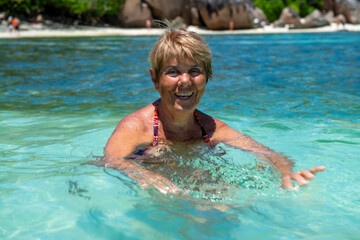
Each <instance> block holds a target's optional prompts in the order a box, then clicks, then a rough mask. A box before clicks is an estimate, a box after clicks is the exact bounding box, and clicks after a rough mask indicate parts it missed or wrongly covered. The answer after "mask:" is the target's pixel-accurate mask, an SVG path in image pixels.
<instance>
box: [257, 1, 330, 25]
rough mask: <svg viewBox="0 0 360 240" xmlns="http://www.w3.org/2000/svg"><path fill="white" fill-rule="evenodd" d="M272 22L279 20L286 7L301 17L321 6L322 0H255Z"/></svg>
mask: <svg viewBox="0 0 360 240" xmlns="http://www.w3.org/2000/svg"><path fill="white" fill-rule="evenodd" d="M253 2H254V4H255V5H256V6H257V7H259V8H260V9H261V10H262V11H263V12H264V14H265V15H266V17H267V19H268V20H269V21H270V22H273V21H275V20H277V19H278V18H279V17H280V15H281V12H282V10H283V9H284V8H286V7H291V8H292V9H293V10H294V11H295V12H297V13H298V14H299V15H300V16H301V17H305V16H306V15H308V14H310V13H311V12H312V11H314V10H315V9H316V8H321V6H322V4H323V1H322V0H253Z"/></svg>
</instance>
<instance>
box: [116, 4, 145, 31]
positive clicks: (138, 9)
mask: <svg viewBox="0 0 360 240" xmlns="http://www.w3.org/2000/svg"><path fill="white" fill-rule="evenodd" d="M122 19H123V20H122V22H123V24H124V26H125V27H134V28H138V27H143V28H144V27H146V21H147V20H151V19H152V15H151V11H150V9H149V7H148V5H147V4H146V3H143V2H142V1H141V0H127V1H126V2H125V5H124V9H123V11H122Z"/></svg>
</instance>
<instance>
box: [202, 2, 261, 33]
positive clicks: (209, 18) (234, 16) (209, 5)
mask: <svg viewBox="0 0 360 240" xmlns="http://www.w3.org/2000/svg"><path fill="white" fill-rule="evenodd" d="M197 8H198V10H199V13H200V17H201V19H202V20H203V21H204V23H205V25H206V26H207V27H208V28H209V29H211V30H225V29H229V26H231V27H230V28H232V27H233V28H234V29H240V28H252V26H253V20H254V18H255V17H256V16H259V15H261V17H260V18H261V19H266V17H265V15H264V14H263V13H262V11H261V10H260V9H259V8H257V7H256V6H255V5H254V4H253V2H252V1H250V0H231V1H230V0H227V1H226V0H199V1H198V3H197Z"/></svg>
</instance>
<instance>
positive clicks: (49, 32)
mask: <svg viewBox="0 0 360 240" xmlns="http://www.w3.org/2000/svg"><path fill="white" fill-rule="evenodd" d="M187 29H188V30H189V31H194V32H197V33H199V34H202V35H211V34H279V33H314V32H337V31H360V25H351V24H346V25H344V26H343V25H336V24H332V25H330V26H325V27H320V28H308V29H290V28H288V27H284V28H275V27H273V26H272V25H269V26H265V27H264V28H256V29H246V30H233V31H230V30H223V31H212V30H208V29H203V28H199V27H195V26H189V27H188V28H187ZM163 31H164V30H163V29H155V28H154V29H146V28H138V29H128V28H114V27H67V28H56V29H52V28H46V27H42V26H39V25H36V24H26V25H24V26H22V27H21V28H20V31H13V32H9V31H7V29H3V30H2V31H1V32H0V38H37V37H94V36H154V35H155V36H156V35H160V34H161V33H162V32H163Z"/></svg>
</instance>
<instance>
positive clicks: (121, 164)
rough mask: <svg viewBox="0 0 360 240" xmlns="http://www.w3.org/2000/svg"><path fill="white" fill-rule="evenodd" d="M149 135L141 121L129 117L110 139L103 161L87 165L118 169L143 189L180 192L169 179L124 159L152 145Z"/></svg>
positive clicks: (119, 125) (122, 121) (134, 117)
mask: <svg viewBox="0 0 360 240" xmlns="http://www.w3.org/2000/svg"><path fill="white" fill-rule="evenodd" d="M148 135H149V134H146V128H145V127H144V124H143V123H142V121H141V119H139V118H137V117H136V116H132V115H129V116H127V117H125V118H123V119H122V120H121V121H120V122H119V124H118V126H117V127H116V129H115V130H114V132H113V134H112V135H111V137H110V138H109V140H108V142H107V144H106V147H105V151H104V157H103V159H102V160H101V161H90V162H87V163H89V164H94V165H98V166H99V165H101V166H105V167H107V168H114V169H118V170H119V171H121V172H123V173H125V174H126V175H127V176H128V177H130V178H132V179H134V180H137V181H138V182H139V185H140V186H141V187H142V188H148V187H149V186H153V187H155V188H156V189H158V190H159V191H160V192H162V193H164V194H166V193H176V192H179V191H180V188H179V187H178V186H177V185H176V184H174V183H173V182H171V181H170V180H168V179H167V178H165V177H163V176H161V175H160V174H157V173H154V172H151V171H149V170H146V169H143V168H141V167H140V166H138V165H137V164H136V163H134V162H131V161H130V160H127V159H124V157H126V156H127V155H129V154H131V153H132V152H134V150H135V148H136V146H139V145H140V144H144V143H148V144H150V143H151V141H152V135H151V134H150V136H148Z"/></svg>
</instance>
